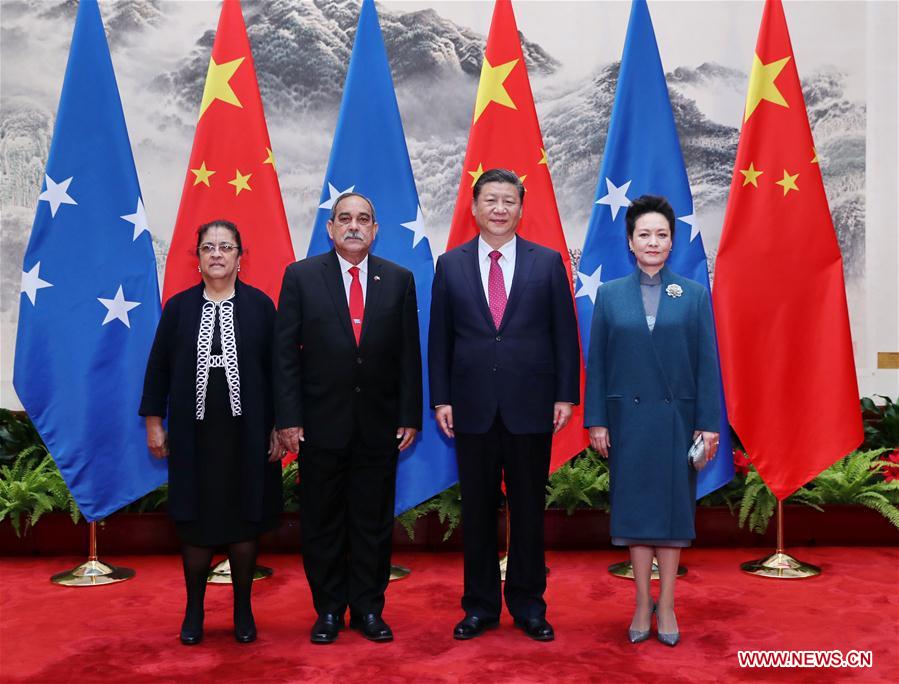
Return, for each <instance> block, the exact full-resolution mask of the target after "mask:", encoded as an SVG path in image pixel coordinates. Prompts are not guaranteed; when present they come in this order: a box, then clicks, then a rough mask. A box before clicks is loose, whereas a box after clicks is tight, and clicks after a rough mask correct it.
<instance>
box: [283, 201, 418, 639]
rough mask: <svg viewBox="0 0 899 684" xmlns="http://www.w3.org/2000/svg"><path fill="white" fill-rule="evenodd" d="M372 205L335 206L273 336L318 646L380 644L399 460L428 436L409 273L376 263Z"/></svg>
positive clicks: (387, 633)
mask: <svg viewBox="0 0 899 684" xmlns="http://www.w3.org/2000/svg"><path fill="white" fill-rule="evenodd" d="M377 232H378V224H377V222H376V221H375V210H374V207H373V206H372V204H371V202H370V201H369V200H368V199H367V198H365V197H364V196H362V195H359V194H357V193H345V194H343V195H341V196H340V197H338V198H337V200H336V201H335V202H334V205H333V208H332V210H331V218H330V220H329V221H328V235H329V236H330V238H331V240H332V241H333V243H334V249H333V250H332V251H330V252H328V253H326V254H321V255H319V256H314V257H310V258H308V259H303V260H302V261H298V262H296V263H294V264H291V265H290V266H288V267H287V270H286V271H285V273H284V282H283V285H282V287H281V298H280V303H279V305H278V314H277V320H276V326H275V350H274V368H275V370H274V373H275V378H274V387H275V420H276V425H277V428H278V436H279V438H280V440H281V443H282V445H283V446H284V447H285V448H287V449H289V450H290V451H293V452H299V468H300V522H301V526H302V536H303V566H304V568H305V571H306V578H307V579H308V581H309V587H310V589H311V590H312V600H313V604H314V606H315V610H316V612H317V614H318V617H317V619H316V621H315V624H314V625H313V627H312V633H311V640H312V642H313V643H318V644H327V643H331V642H333V641H334V640H335V639H336V638H337V634H338V631H339V630H340V629H341V628H342V627H343V626H344V613H345V612H346V608H347V606H349V609H350V627H353V628H356V629H359V630H360V631H361V632H362V634H363V635H364V636H365V637H366V638H368V639H370V640H372V641H390V640H392V639H393V633H392V632H391V630H390V627H389V626H388V625H387V623H386V622H384V620H383V618H382V617H381V611H382V610H383V608H384V591H385V590H386V588H387V582H388V580H389V574H390V542H391V535H392V530H393V503H394V493H395V482H396V466H397V456H398V453H399V451H402V450H403V449H405V448H407V447H408V446H409V445H410V444H411V443H412V440H413V439H414V438H415V435H416V432H417V431H418V430H420V429H421V416H422V396H421V348H420V346H419V337H418V307H417V304H416V298H415V281H414V279H413V276H412V273H411V272H409V271H408V270H406V269H405V268H402V267H400V266H398V265H396V264H394V263H392V262H390V261H386V260H384V259H380V258H378V257H376V256H374V255H371V254H369V251H370V249H371V245H372V242H373V241H374V239H375V236H376V235H377Z"/></svg>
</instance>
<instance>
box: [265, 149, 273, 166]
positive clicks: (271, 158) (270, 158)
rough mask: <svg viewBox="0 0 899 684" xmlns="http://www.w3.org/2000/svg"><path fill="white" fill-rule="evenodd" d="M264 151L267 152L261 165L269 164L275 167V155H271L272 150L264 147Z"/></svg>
mask: <svg viewBox="0 0 899 684" xmlns="http://www.w3.org/2000/svg"><path fill="white" fill-rule="evenodd" d="M265 151H266V152H268V156H267V157H266V158H265V160H264V161H263V162H262V163H263V164H271V165H272V166H274V165H275V155H274V153H272V148H271V147H266V148H265Z"/></svg>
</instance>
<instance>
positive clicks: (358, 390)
mask: <svg viewBox="0 0 899 684" xmlns="http://www.w3.org/2000/svg"><path fill="white" fill-rule="evenodd" d="M361 391H362V388H361V387H358V386H357V387H356V394H359V392H361Z"/></svg>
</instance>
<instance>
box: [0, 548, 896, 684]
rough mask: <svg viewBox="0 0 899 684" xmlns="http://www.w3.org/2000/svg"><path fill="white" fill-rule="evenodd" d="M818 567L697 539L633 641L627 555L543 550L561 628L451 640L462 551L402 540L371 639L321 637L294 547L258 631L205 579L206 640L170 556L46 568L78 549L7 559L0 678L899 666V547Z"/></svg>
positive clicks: (821, 556)
mask: <svg viewBox="0 0 899 684" xmlns="http://www.w3.org/2000/svg"><path fill="white" fill-rule="evenodd" d="M791 550H792V551H793V552H794V553H795V555H796V556H797V557H800V558H801V559H803V560H805V561H807V562H812V563H816V564H818V565H820V566H821V567H822V569H823V574H822V575H821V576H820V577H817V578H814V579H810V580H801V581H777V580H767V579H760V578H756V577H751V576H748V575H744V574H743V573H741V572H739V570H738V564H739V563H740V562H741V561H744V560H749V559H751V558H754V557H757V556H758V555H759V553H758V550H757V549H756V550H755V551H753V550H751V549H750V550H745V549H691V550H688V551H686V552H685V553H684V558H683V561H684V563H685V564H686V565H687V566H688V567H689V573H688V574H687V575H686V577H684V578H683V579H682V580H681V581H680V584H679V589H678V591H679V595H678V601H679V603H678V606H679V608H678V621H679V623H680V628H681V632H682V641H681V643H680V645H679V646H677V647H676V648H673V649H672V648H667V647H665V646H663V645H662V644H660V643H658V642H657V641H656V640H655V639H654V638H653V639H651V640H650V641H647V642H645V643H643V644H639V645H637V646H632V645H630V644H628V643H627V641H626V637H625V630H626V628H627V624H628V621H629V619H630V611H631V592H632V585H631V583H630V582H629V581H626V580H621V579H617V578H614V577H611V576H610V575H608V574H607V573H606V571H605V569H606V566H607V565H608V564H609V563H611V562H615V561H617V560H623V558H624V555H623V554H621V553H616V552H611V551H608V552H607V551H602V552H579V553H565V552H556V553H550V554H549V555H548V564H549V565H550V567H551V569H552V573H551V575H550V577H549V590H548V592H547V599H548V602H549V612H548V615H547V617H548V618H549V619H550V621H551V622H552V623H553V625H554V626H555V628H556V635H557V637H556V640H555V641H554V642H552V643H548V644H541V643H536V642H533V641H531V640H529V639H527V638H526V637H525V636H524V635H523V634H522V633H521V632H520V631H519V630H517V629H514V628H513V627H512V623H511V619H510V618H509V617H508V616H507V615H504V616H503V621H502V626H501V627H500V629H499V630H495V631H492V632H488V633H487V635H485V636H483V637H481V638H479V639H476V640H474V641H469V642H457V641H454V640H453V639H452V636H451V632H452V627H453V625H454V624H455V622H456V620H458V619H459V618H460V617H461V612H460V609H459V593H460V591H461V585H462V567H461V563H462V561H461V555H460V554H455V553H446V554H443V553H431V554H428V553H416V554H397V557H396V558H395V560H396V561H397V562H400V563H402V564H404V565H407V566H408V567H410V568H412V569H413V573H412V575H411V576H410V577H409V578H408V579H406V580H404V581H402V582H398V583H394V584H392V585H391V587H390V590H389V593H388V602H387V609H386V611H385V615H384V617H385V618H386V619H387V620H388V621H389V622H390V624H391V625H392V627H393V629H394V632H395V634H396V641H395V642H393V643H392V644H372V643H369V642H367V641H365V640H364V639H363V638H362V637H360V636H359V635H358V634H357V633H355V632H342V633H341V635H340V638H339V639H338V641H337V643H336V644H333V645H331V646H313V645H312V644H310V643H309V639H308V631H309V627H310V625H311V622H312V620H313V614H312V608H311V602H310V599H309V592H308V588H307V586H306V582H305V578H304V577H303V573H302V569H301V567H300V563H299V559H298V558H297V557H294V556H289V555H269V556H265V557H263V558H262V559H261V562H262V563H264V564H266V565H270V566H272V567H274V568H275V573H276V574H275V577H274V578H272V579H270V580H265V581H263V582H259V583H257V584H256V587H255V594H254V607H255V613H256V621H257V624H258V626H259V632H260V639H259V641H257V642H256V643H254V644H250V645H241V644H237V643H236V642H235V641H234V640H233V637H232V636H231V597H230V591H231V590H230V587H227V586H224V587H223V586H213V587H210V588H209V592H208V594H207V603H206V639H205V641H204V642H203V643H202V644H200V645H199V646H195V647H184V646H181V645H180V644H179V643H178V640H177V630H178V627H179V626H180V620H181V609H182V603H183V593H184V590H183V586H182V579H181V575H180V565H179V559H178V558H177V557H175V556H131V557H119V558H106V559H105V560H107V561H108V562H113V563H117V564H120V565H126V566H128V567H132V568H135V569H136V570H137V573H138V575H137V577H136V578H135V579H133V580H131V581H128V582H123V583H121V584H118V585H113V586H106V587H96V588H86V589H72V588H64V587H57V586H55V585H52V584H51V583H50V582H49V581H48V578H49V576H50V575H51V574H53V573H55V572H58V571H60V570H64V569H67V568H69V567H71V566H74V565H75V564H76V563H77V562H79V559H77V558H74V557H57V558H49V559H48V558H40V559H18V558H16V559H3V560H0V570H2V573H3V574H2V577H3V582H2V593H0V611H2V621H0V622H2V625H0V658H2V660H0V681H3V682H79V683H80V682H89V681H94V682H103V683H104V684H106V683H108V682H129V683H132V682H133V683H138V682H154V683H155V682H175V681H191V682H193V683H199V682H213V681H215V682H249V681H264V682H331V681H333V682H360V681H365V682H368V683H370V684H380V683H381V682H416V683H418V682H602V681H616V682H621V681H639V682H646V681H661V682H721V681H725V682H727V681H734V680H742V679H745V680H755V681H798V682H821V681H824V682H829V681H847V680H848V681H856V682H896V681H899V633H897V632H899V597H897V586H899V549H897V548H894V547H891V548H834V547H821V548H805V549H791ZM738 649H740V650H742V649H764V650H832V649H837V650H840V651H843V652H844V653H845V652H847V651H849V650H853V649H855V650H871V651H873V667H872V668H867V669H773V668H772V669H765V670H749V669H741V668H740V667H739V666H738V664H737V656H736V652H737V650H738Z"/></svg>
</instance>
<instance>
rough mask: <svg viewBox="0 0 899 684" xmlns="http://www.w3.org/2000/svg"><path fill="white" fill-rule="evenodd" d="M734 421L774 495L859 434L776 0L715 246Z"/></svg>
mask: <svg viewBox="0 0 899 684" xmlns="http://www.w3.org/2000/svg"><path fill="white" fill-rule="evenodd" d="M713 299H714V304H715V319H716V322H717V328H718V345H719V350H720V353H721V367H722V371H723V374H724V391H725V395H726V397H727V411H728V413H729V415H730V420H731V423H732V424H733V426H734V429H735V430H736V431H737V434H738V435H739V437H740V440H741V441H742V442H743V445H744V446H745V447H746V451H747V453H748V455H749V457H750V459H751V460H752V462H753V464H754V465H755V467H756V468H757V469H758V471H759V474H760V475H761V476H762V478H763V479H764V480H765V483H766V484H767V485H768V487H770V489H771V491H772V492H774V494H775V495H776V496H777V497H778V498H779V499H785V498H786V497H788V496H789V495H790V494H792V493H793V492H794V491H796V489H798V488H799V487H801V486H802V485H804V484H805V483H806V482H808V481H809V480H811V479H813V478H814V477H815V476H816V475H818V473H820V472H821V471H822V470H824V469H826V468H827V467H829V466H830V465H831V464H833V463H834V462H835V461H837V460H839V459H840V458H842V457H843V456H845V455H846V454H847V453H849V452H850V451H852V450H853V449H854V448H855V447H857V446H858V445H859V443H860V442H861V441H862V422H861V414H860V410H859V403H858V385H857V382H856V375H855V365H854V362H853V358H852V340H851V338H850V334H849V314H848V310H847V307H846V290H845V287H844V284H843V262H842V258H841V256H840V248H839V245H838V244H837V238H836V235H835V233H834V229H833V222H832V220H831V217H830V210H829V209H828V206H827V197H826V196H825V194H824V184H823V182H822V180H821V170H820V167H819V164H818V155H817V153H816V151H815V148H814V144H813V142H812V132H811V128H810V127H809V122H808V114H807V113H806V109H805V101H804V100H803V97H802V89H801V88H800V85H799V73H798V72H797V70H796V63H795V60H794V58H793V49H792V47H791V45H790V35H789V33H788V32H787V22H786V19H785V17H784V13H783V6H782V5H781V3H780V0H768V1H767V2H766V4H765V11H764V15H763V17H762V26H761V30H760V31H759V38H758V43H757V45H756V51H755V57H754V58H753V64H752V73H751V74H750V76H749V91H748V93H747V96H746V109H745V112H744V114H743V130H742V132H741V134H740V144H739V147H738V149H737V161H736V165H735V166H734V175H733V180H732V182H731V188H730V198H729V200H728V204H727V212H726V214H725V218H724V231H723V234H722V236H721V244H720V246H719V249H718V261H717V265H716V268H715V283H714V295H713Z"/></svg>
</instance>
